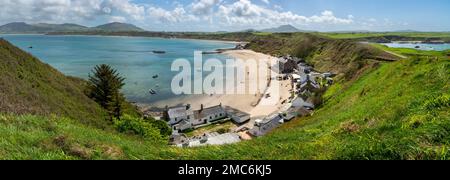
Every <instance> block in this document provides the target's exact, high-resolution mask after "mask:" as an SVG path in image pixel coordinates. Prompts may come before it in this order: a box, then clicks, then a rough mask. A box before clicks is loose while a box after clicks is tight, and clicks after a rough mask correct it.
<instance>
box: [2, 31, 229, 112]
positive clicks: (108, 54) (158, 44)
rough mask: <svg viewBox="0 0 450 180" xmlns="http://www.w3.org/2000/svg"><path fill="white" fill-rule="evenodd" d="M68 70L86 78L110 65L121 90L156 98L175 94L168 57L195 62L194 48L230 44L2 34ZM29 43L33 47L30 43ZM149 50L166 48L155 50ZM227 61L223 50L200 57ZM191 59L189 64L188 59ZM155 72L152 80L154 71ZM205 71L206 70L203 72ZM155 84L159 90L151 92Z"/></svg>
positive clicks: (131, 96) (143, 99)
mask: <svg viewBox="0 0 450 180" xmlns="http://www.w3.org/2000/svg"><path fill="white" fill-rule="evenodd" d="M0 37H2V38H4V39H6V40H8V41H10V42H12V43H13V44H14V45H16V46H18V47H20V48H21V49H23V50H25V51H27V52H29V53H31V54H33V55H34V56H36V57H38V58H39V59H41V60H42V61H44V62H45V63H48V64H50V65H51V66H53V67H55V68H56V69H58V70H59V71H61V72H63V73H64V74H66V75H70V76H75V77H80V78H83V79H87V78H88V75H89V73H90V72H91V70H92V69H93V67H94V66H95V65H98V64H109V65H111V66H112V67H114V68H116V69H117V70H118V72H119V73H120V74H121V75H122V76H124V77H125V78H126V85H125V87H124V89H123V93H124V94H125V95H126V97H127V99H128V100H129V101H132V102H138V103H154V102H157V101H161V100H166V99H171V98H177V97H178V96H175V95H174V94H173V93H172V90H171V87H170V84H171V81H172V78H173V77H174V76H175V75H176V74H177V73H178V72H172V71H171V65H172V62H173V61H174V60H175V59H178V58H185V59H188V60H189V61H191V62H193V59H194V51H196V50H201V51H213V50H216V49H219V48H231V47H234V44H232V43H227V42H218V41H202V40H182V39H161V38H144V37H103V36H46V35H0ZM30 46H32V47H33V48H29V47H30ZM152 51H166V53H165V54H154V53H153V52H152ZM206 58H217V59H220V60H225V59H226V58H228V57H225V56H223V55H219V54H214V55H204V56H203V59H206ZM191 64H193V63H191ZM154 75H158V76H159V77H158V78H156V79H154V78H153V76H154ZM204 75H206V74H204ZM149 89H154V90H155V91H156V92H157V95H150V94H149Z"/></svg>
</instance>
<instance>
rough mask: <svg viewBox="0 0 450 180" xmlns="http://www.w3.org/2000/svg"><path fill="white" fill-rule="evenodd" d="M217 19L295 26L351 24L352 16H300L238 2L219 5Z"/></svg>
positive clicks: (238, 23)
mask: <svg viewBox="0 0 450 180" xmlns="http://www.w3.org/2000/svg"><path fill="white" fill-rule="evenodd" d="M219 17H222V18H223V19H224V22H226V23H228V24H230V25H260V26H262V25H264V26H268V25H280V24H295V25H307V24H313V23H320V24H351V23H353V16H351V17H347V18H338V17H336V16H334V13H333V12H332V11H323V12H322V13H321V15H314V16H311V17H306V16H301V15H298V14H295V13H293V12H291V11H285V12H280V11H278V10H272V9H268V8H264V7H261V6H258V5H256V4H253V3H252V2H251V1H250V0H239V1H237V2H235V3H233V4H229V5H221V6H220V7H219Z"/></svg>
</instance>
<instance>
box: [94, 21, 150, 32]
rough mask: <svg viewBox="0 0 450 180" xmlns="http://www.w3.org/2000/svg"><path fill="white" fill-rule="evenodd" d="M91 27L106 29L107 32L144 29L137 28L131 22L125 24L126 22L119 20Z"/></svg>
mask: <svg viewBox="0 0 450 180" xmlns="http://www.w3.org/2000/svg"><path fill="white" fill-rule="evenodd" d="M92 29H95V30H101V31H108V32H124V31H145V30H144V29H142V28H139V27H137V26H135V25H133V24H126V23H119V22H113V23H108V24H104V25H100V26H97V27H94V28H92Z"/></svg>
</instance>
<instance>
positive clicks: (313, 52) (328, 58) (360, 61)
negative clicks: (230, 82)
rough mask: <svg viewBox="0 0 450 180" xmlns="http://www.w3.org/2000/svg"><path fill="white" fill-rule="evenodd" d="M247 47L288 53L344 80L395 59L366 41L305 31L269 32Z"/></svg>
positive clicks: (276, 53) (260, 50)
mask: <svg viewBox="0 0 450 180" xmlns="http://www.w3.org/2000/svg"><path fill="white" fill-rule="evenodd" d="M248 46H249V48H250V49H253V50H255V51H258V52H263V53H267V54H272V55H274V56H280V55H286V54H292V55H295V56H297V57H301V58H304V59H305V60H306V61H307V62H308V63H309V64H311V65H313V66H314V68H315V69H317V70H318V71H322V72H328V71H331V72H333V73H335V74H338V75H340V77H339V79H343V78H344V79H346V80H349V79H352V78H356V77H359V75H360V74H361V73H362V72H364V71H365V70H366V69H368V68H371V67H373V66H375V65H377V64H379V62H380V61H394V60H397V59H399V57H397V56H394V55H392V54H390V53H387V52H385V51H383V50H380V49H377V48H374V47H372V46H370V45H367V44H361V43H358V42H355V41H352V40H341V39H330V38H325V37H321V36H316V35H311V34H305V33H294V34H291V33H285V34H269V35H265V36H261V37H260V38H255V39H253V40H251V41H250V44H249V45H248Z"/></svg>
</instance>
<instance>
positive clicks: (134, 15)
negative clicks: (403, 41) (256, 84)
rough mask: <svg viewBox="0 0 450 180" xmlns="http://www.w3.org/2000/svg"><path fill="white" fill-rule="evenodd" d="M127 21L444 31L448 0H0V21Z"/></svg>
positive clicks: (214, 27)
mask: <svg viewBox="0 0 450 180" xmlns="http://www.w3.org/2000/svg"><path fill="white" fill-rule="evenodd" d="M10 22H27V23H77V24H81V25H86V26H97V25H100V24H105V23H109V22H124V23H132V24H135V25H137V26H139V27H142V28H144V29H146V30H150V31H212V32H213V31H240V30H246V29H264V28H271V27H277V26H280V25H285V24H291V25H293V26H295V27H297V28H299V29H302V30H314V31H349V30H358V31H359V30H369V31H398V30H417V31H450V1H449V0H0V24H6V23H10Z"/></svg>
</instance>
